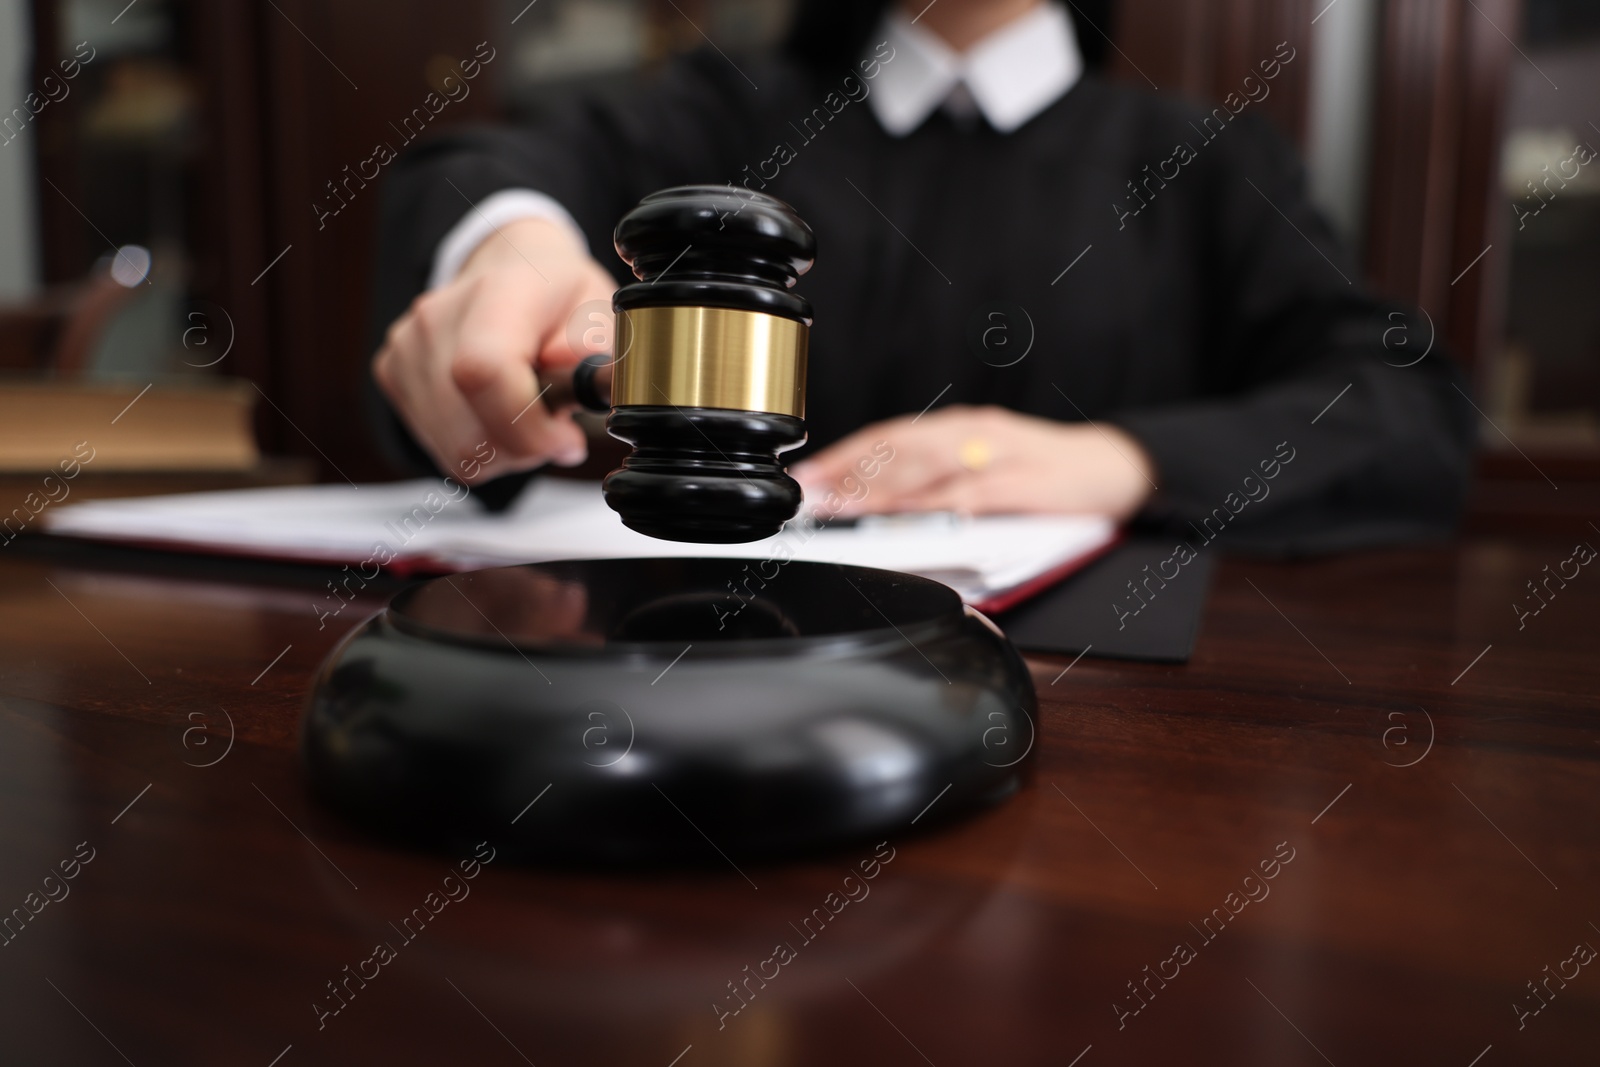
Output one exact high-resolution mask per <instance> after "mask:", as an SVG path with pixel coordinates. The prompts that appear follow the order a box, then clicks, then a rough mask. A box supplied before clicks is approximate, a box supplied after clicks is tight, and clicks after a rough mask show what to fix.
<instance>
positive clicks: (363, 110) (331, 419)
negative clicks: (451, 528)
mask: <svg viewBox="0 0 1600 1067" xmlns="http://www.w3.org/2000/svg"><path fill="white" fill-rule="evenodd" d="M493 6H494V5H493V4H492V3H490V2H489V0H461V2H456V3H452V4H450V5H448V6H445V7H441V6H440V5H437V4H433V3H429V2H427V0H404V2H396V0H344V2H341V3H338V4H326V3H321V2H318V0H276V3H275V4H274V3H268V4H265V5H264V6H262V7H261V8H260V19H261V20H262V21H261V25H260V29H261V35H262V40H263V41H264V52H265V62H264V79H265V85H266V88H267V95H268V114H267V124H266V128H267V136H266V159H267V166H268V168H269V170H268V173H269V174H270V180H271V191H270V210H269V214H268V218H269V225H268V230H267V232H268V235H269V240H268V242H267V248H266V249H265V253H266V256H267V258H266V259H263V260H262V262H261V264H260V267H258V268H257V269H260V268H261V267H265V266H266V264H267V262H268V261H269V260H270V258H271V257H272V256H276V255H277V254H278V253H279V252H280V251H282V250H283V249H285V248H287V249H289V251H288V252H287V254H285V255H284V257H283V259H282V260H281V261H279V263H278V264H277V265H276V266H274V267H273V268H272V270H271V271H270V272H268V274H267V276H266V277H265V278H264V279H263V280H262V282H261V283H260V284H262V285H266V286H268V287H269V289H270V292H271V294H272V301H273V307H274V309H275V322H274V323H273V335H272V337H273V349H274V354H273V368H272V378H271V382H270V385H269V386H268V387H267V389H268V394H269V396H270V397H271V398H272V400H273V402H274V403H276V404H277V406H278V407H279V408H281V409H282V411H283V414H284V416H285V417H286V419H287V421H288V422H289V423H291V424H292V425H291V426H289V427H287V428H286V429H284V430H282V431H281V439H282V441H283V444H284V446H285V447H286V448H287V449H288V450H290V451H293V452H297V453H299V454H301V455H308V456H315V455H321V456H323V457H325V470H324V473H325V475H326V476H328V477H331V478H334V479H338V478H339V476H340V472H342V473H343V475H345V476H347V477H349V478H352V479H355V480H360V479H363V478H373V477H379V476H382V475H384V474H385V473H387V471H386V468H385V467H384V466H383V464H382V462H381V460H379V459H378V457H377V455H376V453H375V450H374V446H373V443H372V437H371V431H370V429H369V428H368V427H367V425H366V422H365V420H364V419H363V417H362V410H361V404H360V383H361V379H362V374H363V373H364V367H365V363H366V359H367V357H368V356H369V355H370V353H369V352H368V351H367V348H368V332H369V326H368V321H367V308H368V285H369V284H370V283H369V279H370V278H371V274H372V255H373V251H374V245H375V240H376V238H375V221H376V217H377V208H378V197H379V188H378V183H368V184H367V185H366V187H365V188H363V189H356V191H355V192H354V194H353V195H352V196H351V197H350V199H349V206H348V207H346V208H344V209H342V210H341V211H340V212H339V213H338V214H337V215H335V216H333V217H330V218H327V219H325V220H320V222H319V218H318V215H317V213H316V211H315V210H314V209H313V205H314V204H316V203H327V204H330V205H331V204H332V203H333V201H332V199H331V196H330V193H329V191H328V188H327V183H328V182H330V181H338V180H342V179H343V177H344V168H345V167H346V166H349V167H351V168H352V169H354V168H356V166H357V165H358V163H360V161H362V160H364V159H367V158H368V157H370V156H371V155H372V153H373V149H374V147H375V146H376V145H377V144H378V143H379V142H388V143H390V144H392V145H394V147H395V148H401V147H402V146H403V145H402V143H401V142H400V138H399V136H398V134H397V133H396V132H395V130H394V128H393V127H391V125H390V123H396V124H398V123H399V121H400V119H401V118H402V117H404V116H406V115H409V114H410V113H411V110H412V109H413V108H415V107H418V106H421V105H422V102H423V99H424V97H425V96H426V95H427V94H428V93H429V92H430V91H431V90H432V88H433V86H432V85H431V84H430V82H429V80H428V75H427V67H428V64H429V62H430V60H433V59H435V57H440V56H443V57H449V58H454V59H461V58H464V57H467V56H470V55H471V54H472V52H473V49H474V48H475V47H476V46H477V44H478V43H479V42H480V41H483V40H485V39H487V38H489V37H490V36H491V30H490V28H489V17H490V12H491V10H492V9H493ZM497 61H498V62H501V63H504V62H506V61H507V60H506V58H505V56H504V52H503V51H502V53H501V55H500V56H498V57H497ZM495 76H496V72H495V71H494V69H493V66H492V65H491V66H490V67H489V68H487V69H486V70H485V72H484V74H482V75H480V76H479V77H478V78H477V80H476V81H475V82H473V83H472V91H471V93H470V95H468V96H467V97H466V98H465V99H464V100H462V101H460V102H459V103H451V104H450V105H449V106H447V107H446V108H444V109H443V111H442V112H441V113H440V114H439V116H438V117H437V118H436V119H434V120H433V122H432V123H431V124H430V125H429V127H428V128H429V130H430V132H431V131H436V130H438V129H443V128H445V127H447V126H450V125H452V124H455V123H459V122H462V121H466V120H471V119H481V118H483V117H485V116H487V115H489V114H491V113H492V112H493V110H494V106H495V103H494V93H493V85H494V81H495ZM379 180H380V181H381V177H380V179H379ZM353 188H354V187H353ZM296 428H298V429H296ZM328 468H332V469H328Z"/></svg>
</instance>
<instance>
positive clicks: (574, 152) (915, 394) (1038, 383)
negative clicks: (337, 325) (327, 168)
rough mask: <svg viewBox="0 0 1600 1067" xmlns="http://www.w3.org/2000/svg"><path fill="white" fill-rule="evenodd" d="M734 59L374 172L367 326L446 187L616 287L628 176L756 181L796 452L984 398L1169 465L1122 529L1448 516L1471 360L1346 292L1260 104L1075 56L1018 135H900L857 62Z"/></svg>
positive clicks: (940, 120) (647, 188)
mask: <svg viewBox="0 0 1600 1067" xmlns="http://www.w3.org/2000/svg"><path fill="white" fill-rule="evenodd" d="M869 50H870V49H869ZM882 54H887V53H886V52H884V53H882ZM1264 58H1266V57H1264ZM1280 58H1281V57H1280ZM1297 58H1298V60H1299V62H1302V63H1303V62H1306V61H1307V58H1306V57H1304V56H1301V57H1297ZM1292 61H1293V60H1291V62H1292ZM737 62H738V69H736V68H735V66H734V65H733V63H732V62H730V61H729V60H728V59H727V58H724V57H723V56H722V55H720V54H718V53H717V52H714V51H709V50H707V51H703V52H699V53H695V54H692V55H690V56H688V57H685V58H683V59H681V60H679V61H676V62H674V63H672V64H671V65H669V67H668V68H667V69H666V70H665V71H664V72H663V74H662V76H661V77H660V78H659V80H658V81H657V82H656V84H654V85H653V86H652V87H651V88H650V89H649V90H648V91H645V92H640V93H637V94H635V95H633V96H631V97H630V98H628V99H627V100H626V101H624V102H621V103H614V102H612V103H602V102H598V101H592V102H589V103H586V104H584V105H582V106H579V107H576V108H572V109H568V110H565V111H563V112H562V113H560V114H557V115H552V116H550V117H548V118H547V119H544V120H542V121H540V122H539V123H538V124H536V125H533V126H528V127H521V128H505V127H498V128H478V129H472V130H468V131H465V132H457V133H453V134H449V135H446V136H442V137H440V138H438V139H437V140H434V141H432V142H431V143H427V144H425V145H421V146H419V147H418V148H417V149H416V150H414V151H412V152H410V153H409V154H408V155H407V156H406V157H404V158H403V159H402V160H401V161H400V162H399V163H397V164H396V165H395V166H394V168H393V172H392V174H391V175H390V176H389V178H388V180H387V184H386V188H385V194H384V207H383V223H382V238H381V252H380V256H379V260H378V263H379V271H378V277H377V281H376V308H375V311H376V320H377V323H378V324H379V325H380V326H381V325H385V324H387V323H388V322H390V321H392V320H393V319H394V318H395V317H396V316H398V315H400V314H401V313H402V312H403V311H404V310H405V308H406V306H407V304H408V302H409V301H410V300H411V299H412V298H413V297H414V296H415V295H416V294H417V293H418V292H420V291H421V290H422V289H423V287H424V285H425V284H426V279H427V276H428V273H429V270H430V268H431V265H432V259H433V256H434V252H435V249H436V247H437V246H438V244H439V242H440V241H441V239H443V237H444V236H445V234H446V233H447V232H448V231H449V230H450V228H451V227H453V226H454V225H455V224H456V223H457V222H459V221H460V220H461V218H462V216H463V214H464V210H465V208H466V205H465V202H464V201H463V199H462V196H463V194H465V196H467V197H469V198H470V199H471V200H472V201H473V202H474V203H476V202H478V201H481V200H482V199H483V198H485V197H487V196H489V195H490V194H492V193H495V192H497V191H500V190H503V189H509V188H530V189H535V190H539V191H541V192H544V193H547V194H549V195H551V196H553V197H554V198H555V199H557V200H558V201H560V202H561V203H562V204H563V205H564V206H565V207H566V208H567V209H568V210H569V211H570V212H571V213H572V215H573V216H574V218H575V219H576V220H577V221H578V223H579V225H580V226H582V228H583V230H584V232H585V234H586V235H587V238H588V241H589V245H590V249H591V252H592V254H593V255H594V256H595V258H596V259H598V260H599V261H600V262H601V263H602V264H604V265H606V266H608V267H610V268H611V269H612V271H613V272H614V273H615V274H616V275H617V277H618V280H619V282H621V281H624V280H632V279H631V276H629V275H628V274H627V273H626V268H625V267H624V265H623V264H622V263H621V262H620V260H618V259H617V257H616V255H615V253H614V252H613V250H612V247H611V231H612V228H613V227H614V226H615V224H616V222H617V220H618V219H619V218H620V217H621V216H622V215H623V214H624V213H626V212H627V211H628V210H629V209H630V208H631V207H632V206H633V205H634V204H635V203H636V202H637V201H638V200H639V199H640V198H641V197H643V196H644V195H646V194H647V193H650V192H652V191H654V190H657V189H660V188H663V187H666V186H672V185H681V184H688V183H716V184H721V183H728V182H732V183H734V184H737V185H745V184H748V187H750V188H753V189H756V190H759V191H762V192H766V193H770V194H772V195H774V196H777V197H779V198H781V199H783V200H786V201H788V202H789V203H790V204H792V205H793V206H794V207H795V209H796V210H797V211H798V212H799V213H800V215H801V217H803V218H804V219H806V221H807V222H809V223H810V225H811V226H812V228H813V229H814V230H815V232H816V236H817V249H818V255H817V264H816V267H815V268H814V269H813V270H812V272H811V273H810V274H808V275H806V276H805V277H804V278H802V279H801V281H800V284H799V286H798V287H797V288H798V290H799V291H800V292H803V293H804V294H805V295H806V296H807V297H809V298H810V300H811V302H812V304H813V305H814V307H815V311H816V322H815V325H814V327H813V330H812V335H811V354H810V368H809V374H810V381H809V388H808V397H807V404H806V423H807V426H808V429H809V433H810V441H809V444H808V445H807V446H806V448H805V449H804V450H802V451H797V452H794V453H789V458H790V459H794V458H798V457H800V456H803V455H805V454H806V453H807V452H809V451H812V450H814V449H816V448H817V447H819V446H824V445H827V444H828V443H829V442H831V441H834V440H837V439H838V438H840V437H841V436H843V435H844V434H846V433H848V432H850V431H852V430H854V429H856V428H858V427H861V426H863V425H865V424H867V423H869V422H872V421H874V420H878V419H884V418H888V417H890V416H895V415H902V414H907V413H911V414H915V413H916V412H919V411H921V410H923V409H924V408H926V407H928V406H929V405H930V404H932V405H933V406H934V407H942V406H945V405H949V404H998V405H1003V406H1005V407H1008V408H1011V409H1013V410H1016V411H1020V412H1026V413H1029V414H1033V415H1040V416H1046V417H1049V418H1052V419H1058V420H1062V421H1066V422H1073V421H1081V420H1083V419H1086V418H1087V419H1094V420H1103V421H1106V422H1110V423H1114V424H1116V425H1118V426H1121V427H1122V428H1123V429H1125V430H1126V431H1128V432H1129V433H1130V434H1132V435H1133V436H1134V437H1135V438H1137V439H1138V440H1139V441H1140V442H1141V444H1142V445H1143V446H1144V448H1145V449H1146V450H1147V451H1148V453H1149V455H1150V456H1151V457H1152V459H1153V460H1154V462H1155V464H1156V467H1157V469H1158V472H1159V476H1158V481H1159V484H1160V492H1159V493H1158V494H1157V495H1156V496H1155V497H1154V498H1153V499H1152V500H1151V501H1150V502H1149V504H1148V505H1147V506H1146V508H1145V509H1144V511H1143V512H1142V513H1141V515H1140V517H1139V520H1138V521H1139V523H1140V524H1142V525H1144V526H1156V527H1161V528H1164V529H1165V530H1166V532H1170V533H1171V534H1173V535H1174V536H1177V537H1185V538H1187V539H1188V541H1189V542H1190V543H1191V544H1194V545H1197V546H1198V545H1200V544H1203V543H1206V541H1208V540H1210V539H1211V537H1213V536H1215V532H1216V531H1217V530H1218V529H1224V531H1225V532H1224V533H1223V537H1224V538H1225V539H1226V540H1227V541H1228V542H1229V543H1231V544H1234V545H1237V546H1240V547H1244V548H1250V549H1254V550H1259V551H1270V552H1282V553H1301V552H1317V551H1327V550H1333V549H1342V548H1350V547H1356V546H1363V545H1372V544H1380V543H1388V542H1396V541H1402V540H1411V539H1416V538H1422V537H1431V536H1439V535H1444V534H1446V533H1448V532H1449V531H1450V530H1451V529H1452V527H1453V525H1454V523H1455V521H1456V518H1457V516H1458V513H1459V510H1460V507H1461V504H1462V500H1463V497H1464V494H1465V491H1466V485H1467V479H1468V471H1469V459H1470V451H1471V440H1472V435H1473V429H1474V423H1473V416H1472V411H1471V409H1470V407H1469V405H1468V404H1467V402H1466V400H1465V398H1464V394H1462V393H1460V392H1458V390H1457V384H1458V382H1459V375H1458V373H1457V372H1456V370H1455V369H1454V367H1453V365H1452V363H1451V362H1450V361H1449V360H1448V359H1447V358H1446V357H1445V356H1444V355H1443V354H1442V353H1441V351H1440V347H1439V346H1438V345H1437V344H1434V345H1433V351H1432V353H1431V354H1430V355H1428V356H1427V357H1426V358H1424V359H1422V360H1421V361H1420V362H1416V363H1415V364H1414V365H1412V366H1404V364H1406V363H1411V362H1412V361H1413V360H1415V359H1416V356H1417V355H1418V354H1420V353H1421V352H1422V351H1423V350H1424V349H1425V347H1427V346H1428V345H1429V344H1430V343H1431V338H1430V336H1429V334H1430V332H1431V329H1430V326H1429V325H1428V324H1427V322H1426V321H1425V320H1423V319H1422V318H1421V317H1420V316H1416V315H1415V314H1414V313H1410V312H1407V311H1405V310H1404V309H1400V308H1397V307H1394V306H1391V305H1386V304H1384V303H1381V302H1379V301H1377V300H1375V299H1374V298H1373V297H1372V296H1370V295H1369V294H1368V293H1366V292H1365V291H1364V290H1363V289H1362V286H1361V285H1360V284H1359V274H1358V270H1357V268H1356V266H1355V265H1354V264H1353V263H1352V262H1351V260H1350V257H1349V256H1348V255H1347V253H1346V252H1345V250H1344V249H1343V248H1342V247H1341V246H1340V243H1339V242H1338V240H1337V239H1336V238H1335V237H1334V235H1333V233H1332V232H1331V230H1330V229H1329V226H1328V225H1327V223H1326V221H1325V220H1324V219H1323V218H1322V217H1321V215H1320V214H1319V213H1318V212H1317V211H1316V210H1315V209H1313V207H1312V206H1311V204H1310V203H1309V201H1308V200H1307V197H1306V193H1305V187H1304V176H1303V170H1302V168H1301V166H1300V164H1299V163H1298V161H1297V159H1296V156H1295V154H1294V152H1293V151H1292V149H1291V148H1290V147H1289V146H1288V145H1287V144H1286V143H1285V142H1284V141H1283V140H1282V139H1281V138H1280V137H1279V136H1278V135H1276V134H1275V133H1274V132H1273V131H1272V130H1271V129H1270V128H1269V126H1268V124H1267V123H1266V122H1265V121H1264V120H1262V119H1261V118H1259V117H1258V116H1257V115H1256V114H1255V113H1253V112H1252V110H1251V105H1249V104H1245V105H1244V106H1243V107H1239V104H1240V99H1239V98H1235V99H1234V100H1232V101H1230V103H1231V104H1232V105H1233V106H1234V107H1236V108H1238V110H1239V113H1238V114H1236V115H1235V114H1233V113H1232V112H1231V111H1230V110H1229V109H1228V108H1227V107H1220V108H1218V109H1216V110H1215V111H1208V110H1207V109H1205V108H1204V107H1202V106H1200V105H1197V104H1193V103H1188V102H1185V101H1182V100H1175V99H1173V98H1170V97H1166V96H1156V95H1154V94H1151V93H1148V92H1145V91H1143V90H1140V89H1137V88H1132V87H1127V86H1123V85H1120V84H1111V83H1108V82H1106V81H1103V80H1101V79H1099V78H1098V77H1096V76H1093V75H1087V76H1085V77H1084V78H1083V79H1082V80H1081V81H1080V82H1079V83H1078V84H1077V85H1076V86H1074V87H1073V88H1072V89H1071V90H1070V91H1069V92H1068V93H1067V94H1066V95H1065V96H1063V97H1062V98H1061V99H1059V100H1058V101H1056V102H1055V103H1054V104H1053V105H1051V106H1050V107H1049V108H1048V109H1046V110H1045V111H1044V112H1042V113H1040V114H1039V115H1038V116H1036V117H1035V118H1033V119H1032V120H1030V121H1029V122H1027V123H1026V124H1025V125H1024V126H1022V127H1021V128H1020V129H1018V130H1016V131H1015V132H1013V133H1010V134H1000V133H998V132H996V131H995V130H993V129H992V128H990V127H989V126H987V124H985V123H984V122H983V121H982V119H981V118H975V119H974V120H973V121H972V122H970V123H961V122H958V121H956V120H953V119H952V118H950V117H949V116H948V115H946V114H945V113H944V112H943V111H940V112H937V113H935V114H934V116H933V117H932V118H930V119H929V120H928V121H927V122H926V123H925V124H924V125H923V126H921V127H920V128H918V129H917V130H916V131H914V132H913V133H911V134H910V135H909V136H906V137H903V138H894V137H891V136H889V135H888V134H887V133H886V132H885V131H884V130H883V129H882V127H880V126H879V124H878V122H877V120H876V118H875V117H874V116H873V114H872V112H871V110H870V108H869V105H868V104H867V103H866V102H865V100H864V99H852V96H854V97H860V96H861V94H862V88H861V86H865V87H866V91H868V92H870V91H871V89H872V84H873V83H872V82H871V81H870V80H866V79H863V78H862V77H861V74H860V70H859V69H857V71H856V79H855V81H854V82H846V81H845V80H844V74H843V72H842V71H841V72H839V73H834V74H826V73H822V70H821V69H818V68H815V67H812V66H808V65H804V64H801V63H798V62H796V61H794V60H792V59H788V58H785V57H782V56H773V57H768V58H765V59H750V58H745V57H739V58H738V60H737ZM891 62H892V60H891ZM823 69H826V68H823ZM752 83H753V84H752ZM1266 84H1267V85H1268V86H1269V87H1270V85H1271V83H1270V82H1267V83H1266ZM756 86H759V89H757V88H756ZM830 94H832V95H831V96H830ZM841 102H842V103H841ZM1179 146H1187V149H1188V151H1187V152H1182V151H1179V150H1178V149H1179ZM1147 167H1148V168H1149V169H1148V170H1146V168H1147ZM1174 171H1176V173H1174ZM1130 182H1131V183H1135V184H1134V185H1130ZM1086 249H1087V251H1086ZM1069 264H1070V265H1071V266H1070V269H1068V266H1069ZM1002 309H1003V310H1002ZM1019 309H1020V310H1019ZM997 310H999V311H1001V316H1002V317H1000V318H996V317H994V312H995V311H997ZM997 325H998V326H1000V327H1001V328H1002V332H1001V333H998V334H997V333H995V332H993V330H992V329H991V327H994V326H997ZM986 330H988V331H989V332H988V334H987V336H986V335H985V331H986ZM1030 337H1031V347H1026V346H1027V345H1028V342H1029V340H1030ZM1002 339H1003V340H1004V341H1005V342H1006V346H1005V347H1003V348H1002V347H1001V345H1000V341H1001V340H1002ZM1025 348H1026V352H1027V354H1026V355H1025V356H1023V357H1022V358H1021V359H1020V360H1017V361H1016V362H1015V363H1012V364H1011V365H1009V366H996V365H994V364H1000V363H1007V362H1010V361H1011V360H1013V359H1015V358H1016V357H1017V355H1019V354H1020V353H1021V352H1022V351H1024V349H1025ZM947 387H948V388H947ZM1336 398H1337V399H1336ZM1330 404H1331V406H1330ZM384 421H385V422H386V423H387V425H388V428H389V431H390V432H391V433H392V432H394V431H395V430H396V429H397V428H398V423H397V421H396V420H394V419H393V417H392V416H387V415H386V416H385V420H384ZM398 436H399V437H400V438H401V442H400V443H401V450H402V451H403V452H404V453H405V454H406V455H408V456H409V457H410V459H411V462H412V465H413V467H414V469H431V466H430V465H429V464H428V463H427V460H426V458H425V457H424V456H423V455H422V453H421V451H420V450H419V449H417V447H416V446H415V444H414V443H411V442H410V441H409V440H408V439H405V435H404V432H403V430H402V431H399V433H398ZM1285 454H1292V456H1293V458H1292V460H1291V461H1290V462H1288V463H1287V464H1280V463H1279V461H1281V459H1282V458H1283V456H1284V455H1285ZM1269 465H1270V466H1269ZM1264 469H1265V470H1273V471H1275V473H1276V477H1275V478H1273V479H1272V480H1270V481H1266V480H1264V479H1263V477H1262V475H1263V473H1264ZM1063 477H1071V474H1070V472H1067V473H1064V474H1063ZM1246 479H1250V480H1249V481H1247V480H1246ZM502 482H503V483H509V484H511V485H513V486H514V485H516V484H519V482H518V481H516V480H514V479H502ZM494 488H495V487H493V486H491V493H492V491H493V489H494ZM498 488H499V489H500V492H501V495H502V496H504V494H505V489H506V486H505V485H504V484H503V485H501V486H499V487H498ZM1207 520H1209V522H1208V521H1207Z"/></svg>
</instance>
